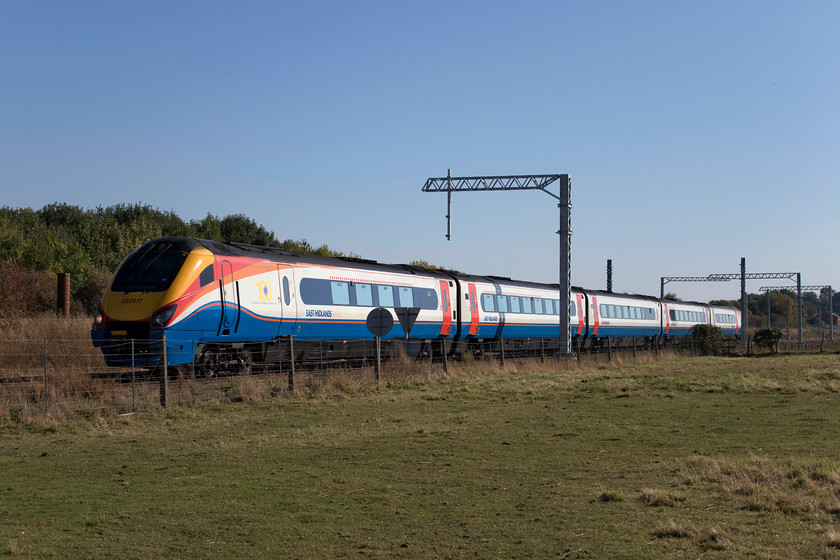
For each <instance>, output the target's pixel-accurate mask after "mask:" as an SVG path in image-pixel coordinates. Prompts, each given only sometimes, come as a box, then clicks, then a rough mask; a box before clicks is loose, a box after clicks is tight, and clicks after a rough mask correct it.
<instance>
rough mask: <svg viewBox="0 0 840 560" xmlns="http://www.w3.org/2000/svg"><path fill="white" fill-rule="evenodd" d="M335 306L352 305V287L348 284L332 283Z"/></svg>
mask: <svg viewBox="0 0 840 560" xmlns="http://www.w3.org/2000/svg"><path fill="white" fill-rule="evenodd" d="M330 290H331V292H332V302H333V305H350V286H348V285H347V282H330Z"/></svg>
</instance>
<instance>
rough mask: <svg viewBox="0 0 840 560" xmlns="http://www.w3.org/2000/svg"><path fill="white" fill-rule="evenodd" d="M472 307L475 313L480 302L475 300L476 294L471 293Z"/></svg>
mask: <svg viewBox="0 0 840 560" xmlns="http://www.w3.org/2000/svg"><path fill="white" fill-rule="evenodd" d="M470 309H471V310H472V312H473V313H478V303H476V301H475V296H474V295H472V294H470Z"/></svg>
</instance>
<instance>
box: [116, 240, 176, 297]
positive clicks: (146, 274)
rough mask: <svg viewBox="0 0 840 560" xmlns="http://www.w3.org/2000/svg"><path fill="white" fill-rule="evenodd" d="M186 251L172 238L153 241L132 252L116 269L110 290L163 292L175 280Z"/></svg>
mask: <svg viewBox="0 0 840 560" xmlns="http://www.w3.org/2000/svg"><path fill="white" fill-rule="evenodd" d="M187 255H188V253H187V252H186V251H183V250H179V249H178V248H177V247H175V245H173V244H172V243H170V242H154V241H150V242H149V243H146V244H145V245H143V246H142V247H140V248H139V249H137V250H136V251H135V252H133V253H132V254H131V255H129V257H128V259H127V260H126V261H125V263H123V265H122V267H120V269H119V270H118V271H117V276H116V277H115V278H114V283H113V285H112V286H111V290H112V291H114V292H123V293H128V292H161V291H163V290H165V289H167V288H168V287H169V286H170V284H172V280H174V279H175V276H176V275H177V274H178V271H179V270H181V266H182V265H183V264H184V261H185V260H186V258H187Z"/></svg>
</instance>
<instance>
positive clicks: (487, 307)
mask: <svg viewBox="0 0 840 560" xmlns="http://www.w3.org/2000/svg"><path fill="white" fill-rule="evenodd" d="M481 307H483V308H484V311H491V312H492V311H496V301H495V299H494V298H493V296H492V294H481Z"/></svg>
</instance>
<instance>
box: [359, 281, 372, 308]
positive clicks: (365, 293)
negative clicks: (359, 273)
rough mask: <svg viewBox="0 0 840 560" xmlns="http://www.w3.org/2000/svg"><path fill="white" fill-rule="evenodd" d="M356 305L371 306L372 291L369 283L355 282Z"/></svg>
mask: <svg viewBox="0 0 840 560" xmlns="http://www.w3.org/2000/svg"><path fill="white" fill-rule="evenodd" d="M356 305H361V306H362V307H373V292H372V291H371V289H370V284H356Z"/></svg>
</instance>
